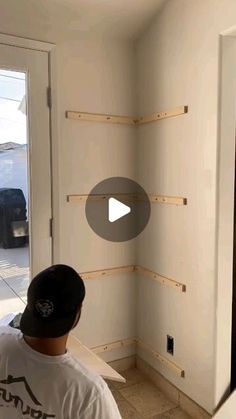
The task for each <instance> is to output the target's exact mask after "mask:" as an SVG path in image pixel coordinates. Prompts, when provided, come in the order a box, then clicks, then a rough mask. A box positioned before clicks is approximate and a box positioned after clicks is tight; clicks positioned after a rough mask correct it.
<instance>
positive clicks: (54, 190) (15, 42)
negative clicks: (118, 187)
mask: <svg viewBox="0 0 236 419" xmlns="http://www.w3.org/2000/svg"><path fill="white" fill-rule="evenodd" d="M0 45H5V46H14V47H18V48H23V49H28V50H36V51H43V52H47V54H48V80H49V87H50V91H51V100H50V102H51V105H50V108H49V136H50V160H51V206H52V264H54V263H59V261H60V245H59V243H60V241H59V235H60V228H59V226H60V222H59V218H60V217H59V215H60V195H59V193H60V188H59V185H60V176H59V175H60V170H59V133H60V130H59V121H58V89H57V76H56V61H57V49H56V44H54V43H49V42H44V41H38V40H32V39H29V38H23V37H19V36H13V35H8V34H3V33H0Z"/></svg>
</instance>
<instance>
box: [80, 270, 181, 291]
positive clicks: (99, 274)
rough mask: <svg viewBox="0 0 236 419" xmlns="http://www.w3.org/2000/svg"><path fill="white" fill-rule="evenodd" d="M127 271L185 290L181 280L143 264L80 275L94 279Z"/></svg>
mask: <svg viewBox="0 0 236 419" xmlns="http://www.w3.org/2000/svg"><path fill="white" fill-rule="evenodd" d="M129 272H131V273H132V272H137V273H139V274H143V275H145V276H148V277H149V278H152V279H153V280H154V281H157V282H159V283H160V284H162V285H166V286H168V287H172V288H175V289H176V290H178V291H181V292H186V285H184V284H182V283H181V282H178V281H175V280H174V279H170V278H167V277H165V276H163V275H160V274H158V273H156V272H153V271H151V270H150V269H146V268H144V267H143V266H139V265H127V266H119V267H115V268H110V269H100V270H97V271H88V272H81V273H80V275H81V277H82V278H83V279H96V278H101V277H103V278H104V277H106V276H113V275H120V274H124V273H129Z"/></svg>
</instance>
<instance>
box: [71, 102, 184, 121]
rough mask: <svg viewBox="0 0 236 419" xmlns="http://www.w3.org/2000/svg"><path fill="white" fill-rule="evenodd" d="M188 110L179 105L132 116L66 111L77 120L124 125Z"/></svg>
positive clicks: (179, 113)
mask: <svg viewBox="0 0 236 419" xmlns="http://www.w3.org/2000/svg"><path fill="white" fill-rule="evenodd" d="M187 112H188V106H179V107H177V108H174V109H171V110H168V111H162V112H156V113H154V114H152V115H147V116H140V117H131V116H121V115H120V116H119V115H108V114H100V113H90V112H79V111H66V118H67V119H74V120H77V121H89V122H103V123H109V124H124V125H143V124H148V123H150V122H156V121H159V120H161V119H165V118H172V117H174V116H179V115H183V114H185V113H187Z"/></svg>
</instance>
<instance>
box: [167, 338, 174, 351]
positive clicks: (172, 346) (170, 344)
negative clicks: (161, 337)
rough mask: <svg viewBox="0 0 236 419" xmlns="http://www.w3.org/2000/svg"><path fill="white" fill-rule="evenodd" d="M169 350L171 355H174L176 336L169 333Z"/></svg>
mask: <svg viewBox="0 0 236 419" xmlns="http://www.w3.org/2000/svg"><path fill="white" fill-rule="evenodd" d="M167 352H168V354H170V355H172V356H173V355H174V338H173V337H172V336H169V335H167Z"/></svg>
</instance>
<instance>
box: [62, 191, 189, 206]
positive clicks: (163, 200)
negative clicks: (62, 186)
mask: <svg viewBox="0 0 236 419" xmlns="http://www.w3.org/2000/svg"><path fill="white" fill-rule="evenodd" d="M111 196H114V197H115V198H117V199H120V200H121V201H125V202H133V201H135V200H139V199H140V200H142V197H140V196H139V195H137V194H112V195H111V194H94V195H85V194H82V195H79V194H73V195H67V197H66V201H67V202H69V203H80V202H86V201H87V199H88V197H89V199H90V200H94V201H95V202H97V201H104V200H108V199H109V198H111ZM148 196H149V199H150V202H151V203H153V204H173V205H187V198H183V197H180V196H163V195H154V194H149V195H148Z"/></svg>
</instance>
